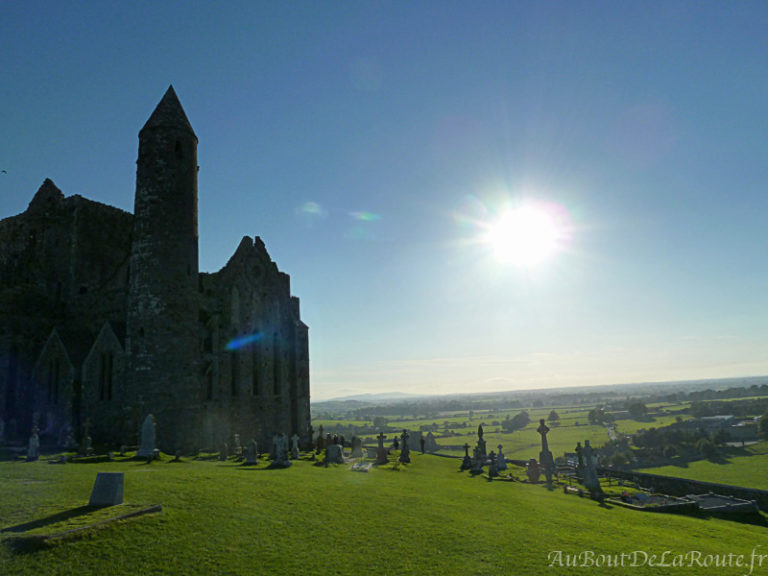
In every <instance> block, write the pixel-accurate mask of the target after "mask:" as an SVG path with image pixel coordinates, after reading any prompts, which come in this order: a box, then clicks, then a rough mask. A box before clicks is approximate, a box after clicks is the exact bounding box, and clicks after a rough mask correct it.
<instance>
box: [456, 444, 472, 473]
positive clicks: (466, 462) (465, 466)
mask: <svg viewBox="0 0 768 576" xmlns="http://www.w3.org/2000/svg"><path fill="white" fill-rule="evenodd" d="M470 468H472V458H470V457H469V444H464V459H463V460H462V461H461V468H459V470H469V469H470Z"/></svg>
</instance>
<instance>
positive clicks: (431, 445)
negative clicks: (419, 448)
mask: <svg viewBox="0 0 768 576" xmlns="http://www.w3.org/2000/svg"><path fill="white" fill-rule="evenodd" d="M424 448H426V450H427V452H437V440H436V439H435V435H434V434H432V432H428V433H427V440H426V442H425V443H424Z"/></svg>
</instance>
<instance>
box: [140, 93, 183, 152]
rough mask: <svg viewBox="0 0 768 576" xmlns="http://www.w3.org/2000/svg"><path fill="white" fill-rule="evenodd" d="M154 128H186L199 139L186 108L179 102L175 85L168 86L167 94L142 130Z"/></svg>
mask: <svg viewBox="0 0 768 576" xmlns="http://www.w3.org/2000/svg"><path fill="white" fill-rule="evenodd" d="M153 128H175V129H178V130H186V131H188V132H189V133H190V134H192V136H194V138H195V140H197V136H195V131H194V130H192V125H191V124H190V123H189V120H188V119H187V115H186V114H185V113H184V108H182V107H181V102H179V97H178V96H176V91H175V90H174V89H173V85H171V86H169V87H168V90H167V91H166V93H165V96H163V99H162V100H160V103H159V104H158V105H157V107H156V108H155V111H154V112H152V115H151V116H150V117H149V120H147V123H146V124H144V127H143V128H142V129H141V132H144V131H145V130H151V129H153ZM141 132H139V134H141Z"/></svg>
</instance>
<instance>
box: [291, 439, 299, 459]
mask: <svg viewBox="0 0 768 576" xmlns="http://www.w3.org/2000/svg"><path fill="white" fill-rule="evenodd" d="M299 456H300V454H299V435H298V434H294V435H293V436H291V458H292V459H293V460H298V459H299Z"/></svg>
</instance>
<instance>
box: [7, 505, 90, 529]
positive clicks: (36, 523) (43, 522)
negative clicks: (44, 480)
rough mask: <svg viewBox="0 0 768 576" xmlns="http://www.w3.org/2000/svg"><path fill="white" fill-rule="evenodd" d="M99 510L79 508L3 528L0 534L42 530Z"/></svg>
mask: <svg viewBox="0 0 768 576" xmlns="http://www.w3.org/2000/svg"><path fill="white" fill-rule="evenodd" d="M97 509H98V507H97V506H78V507H77V508H72V509H71V510H64V511H63V512H58V513H57V514H53V515H51V516H47V517H46V518H40V519H38V520H33V521H32V522H25V523H24V524H17V525H16V526H9V527H8V528H3V529H2V530H0V532H16V533H19V532H28V531H29V530H34V529H35V528H42V527H43V526H48V525H50V524H56V523H57V522H62V521H64V520H68V519H70V518H74V517H76V516H82V515H84V514H88V513H89V512H93V511H94V510H97Z"/></svg>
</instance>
